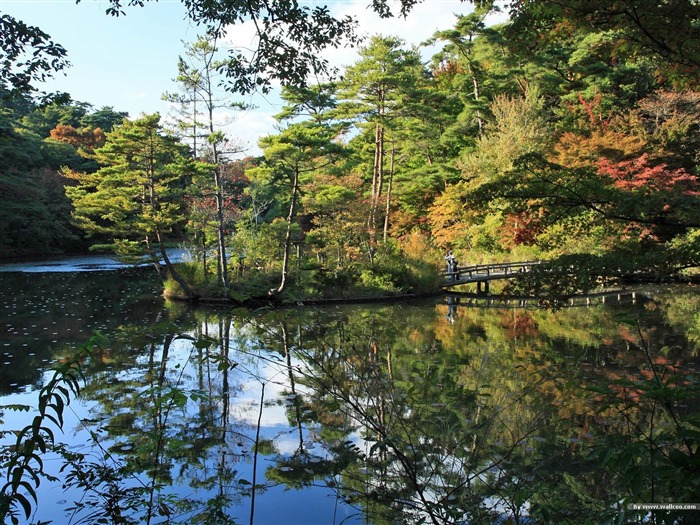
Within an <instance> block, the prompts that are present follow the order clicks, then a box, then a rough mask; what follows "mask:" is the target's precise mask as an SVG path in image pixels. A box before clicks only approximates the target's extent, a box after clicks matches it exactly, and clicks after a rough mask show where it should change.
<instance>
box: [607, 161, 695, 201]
mask: <svg viewBox="0 0 700 525" xmlns="http://www.w3.org/2000/svg"><path fill="white" fill-rule="evenodd" d="M598 173H599V174H601V175H607V176H608V177H610V178H611V179H612V180H613V184H614V185H615V187H617V188H620V189H622V190H626V191H636V190H640V191H642V192H643V193H645V194H652V193H656V192H659V191H679V190H680V192H682V193H683V194H686V195H699V194H700V192H699V190H700V187H699V186H698V178H697V177H696V176H695V175H692V174H690V173H688V172H687V171H685V169H683V168H680V169H677V170H670V169H668V167H667V165H666V164H658V165H656V166H652V165H650V164H649V155H648V154H646V153H645V154H643V155H641V156H640V157H637V158H636V159H632V160H627V161H622V162H616V163H615V162H611V161H610V160H608V159H605V158H602V159H600V160H599V161H598Z"/></svg>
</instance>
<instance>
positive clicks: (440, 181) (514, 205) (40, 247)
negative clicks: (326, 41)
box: [0, 1, 700, 299]
mask: <svg viewBox="0 0 700 525" xmlns="http://www.w3.org/2000/svg"><path fill="white" fill-rule="evenodd" d="M404 4H405V5H408V6H409V7H410V2H404ZM588 4H590V3H587V2H572V6H573V7H570V8H569V9H564V8H561V7H558V6H557V4H556V3H554V2H522V3H515V4H514V5H513V6H511V7H512V8H513V11H512V12H511V18H510V20H509V21H508V22H507V23H504V24H501V25H497V26H490V27H489V26H487V25H486V22H485V20H486V19H487V16H488V15H489V14H490V13H492V12H493V11H494V10H495V9H497V8H496V7H495V5H494V3H492V2H480V3H478V5H476V6H475V10H474V11H473V12H472V13H471V14H468V15H464V16H457V17H456V18H455V24H454V27H452V28H445V29H444V30H442V31H438V32H436V33H435V34H434V36H433V39H432V40H431V42H429V44H431V45H435V44H437V45H438V48H439V49H440V51H439V52H438V53H437V54H435V56H434V57H433V58H432V60H429V61H425V60H423V59H422V57H421V54H420V52H419V49H416V48H412V47H409V46H407V45H406V44H405V43H404V42H403V41H401V40H400V39H398V38H395V37H392V36H390V35H375V36H373V37H371V38H370V39H368V40H366V41H365V42H363V43H362V45H361V47H360V51H359V58H358V60H357V61H356V62H355V63H354V64H352V65H351V66H349V67H347V68H346V69H345V70H344V71H342V72H341V74H340V75H339V76H338V77H337V78H338V80H334V81H328V82H326V83H314V84H311V83H309V82H307V83H300V82H296V81H295V80H297V79H294V78H290V79H286V82H285V79H284V78H282V79H281V80H282V81H283V89H282V99H283V100H284V108H283V110H282V111H281V112H280V113H279V114H278V115H277V117H276V118H277V120H278V123H279V127H278V131H277V132H276V133H275V134H272V135H269V136H266V137H264V138H262V139H261V140H260V143H259V146H260V148H261V150H262V152H263V155H262V156H260V157H259V158H245V159H241V158H240V150H239V148H237V146H236V142H235V137H233V136H229V135H227V129H225V128H223V127H221V126H220V120H219V119H217V115H218V114H219V112H220V111H222V108H224V107H226V108H229V109H230V108H231V107H236V106H238V107H240V104H238V103H237V102H236V90H238V92H243V91H245V89H247V87H246V86H245V85H241V84H240V83H236V82H232V81H231V75H232V74H233V73H235V72H233V73H232V72H231V67H230V65H231V62H230V61H229V62H227V61H226V56H225V50H221V49H219V45H218V40H217V35H216V34H215V33H211V32H210V33H208V34H207V35H206V36H202V37H200V38H199V39H198V40H197V41H196V42H194V43H191V44H190V45H189V46H188V47H187V49H185V50H184V52H183V55H182V57H181V58H180V61H179V63H178V64H173V69H174V71H175V68H177V69H176V71H177V80H176V82H175V84H174V87H173V93H169V94H166V95H165V96H166V97H168V99H169V100H170V101H171V102H172V104H173V107H174V108H176V109H177V111H176V113H177V116H176V117H173V116H171V117H168V118H166V117H165V116H161V115H157V114H156V115H142V116H140V117H129V116H128V115H126V114H125V113H123V112H120V111H118V110H115V109H114V108H111V107H104V108H100V109H96V108H93V107H91V106H90V105H89V104H86V103H81V102H76V101H72V100H70V99H69V98H68V99H65V98H64V99H63V100H54V101H46V100H38V99H37V98H36V97H32V96H31V93H30V92H29V90H27V89H24V90H22V89H20V90H18V89H15V88H13V85H12V82H11V80H12V79H10V78H9V77H7V76H6V77H5V79H4V80H5V87H4V88H3V91H2V95H3V96H2V110H1V112H0V166H1V173H0V177H1V178H0V215H1V217H0V247H1V248H0V249H1V250H2V254H3V256H5V257H11V256H37V255H47V254H56V253H74V252H78V251H82V250H86V249H88V248H89V247H92V248H93V249H95V248H96V249H104V250H113V251H115V252H116V253H118V254H121V255H123V256H128V257H131V256H141V255H144V254H149V255H151V256H153V257H154V259H160V260H161V263H160V264H161V265H162V267H161V271H162V274H163V277H164V279H165V280H166V281H167V286H168V289H169V290H170V293H172V294H179V295H184V296H187V297H190V298H195V297H198V296H202V295H209V296H210V295H227V296H229V297H232V298H234V299H241V298H246V297H249V296H251V295H260V294H261V293H263V292H264V293H272V294H273V295H274V294H281V293H284V294H291V298H299V297H312V296H319V295H342V294H347V293H351V292H350V291H349V290H351V291H352V293H371V291H375V292H376V291H379V292H380V293H401V292H419V291H425V290H430V289H432V288H434V286H435V283H436V279H439V270H440V269H441V263H442V262H443V261H442V256H443V254H444V253H445V252H446V251H447V250H453V251H454V252H455V254H456V256H457V258H458V260H459V262H460V263H462V264H464V263H477V262H486V261H506V260H530V259H543V260H548V261H551V263H552V264H551V265H548V266H547V267H546V268H544V267H543V271H544V270H545V269H546V271H547V272H548V275H550V278H549V279H547V280H543V279H542V274H541V273H540V274H539V275H538V273H537V272H532V276H531V279H530V280H529V281H530V282H525V281H523V282H521V283H519V284H518V285H517V286H519V287H521V288H522V289H523V290H524V291H531V290H532V289H533V288H539V289H540V291H542V290H541V289H542V287H545V288H548V289H549V291H551V292H554V293H559V294H566V293H570V292H572V291H574V290H579V289H585V288H588V287H591V286H593V285H594V284H595V283H599V282H601V278H603V279H614V278H620V277H624V276H629V275H638V276H645V277H651V278H666V277H670V276H671V277H672V276H679V275H683V274H684V273H687V272H688V271H689V270H692V269H693V268H696V267H697V266H698V265H700V229H699V227H700V217H699V216H698V213H697V210H698V209H700V207H699V205H700V181H699V180H698V176H699V175H700V173H698V160H699V158H700V132H699V131H700V89H699V86H698V84H699V80H700V76H699V75H698V63H699V59H698V49H697V48H698V39H697V38H695V39H694V38H693V35H694V33H693V32H695V33H697V28H696V25H693V24H694V22H697V18H698V16H697V11H696V9H697V5H695V6H694V4H695V3H694V2H692V1H690V2H660V3H659V2H656V3H650V2H640V1H637V2H631V1H626V2H617V3H612V4H615V5H616V6H618V7H619V8H620V9H622V8H623V7H629V6H630V5H632V6H633V7H635V9H636V11H635V12H636V13H638V14H640V16H639V17H637V18H636V19H635V18H633V17H630V16H627V15H629V11H624V10H623V11H620V12H621V13H622V14H620V13H617V15H618V16H615V13H614V12H613V10H612V8H610V9H609V10H606V8H604V7H601V6H598V7H595V6H594V7H589V8H588V9H587V8H586V7H585V6H587V5H588ZM612 4H611V5H612ZM618 4H619V5H618ZM574 7H575V8H574ZM694 7H695V9H694ZM577 9H578V10H577ZM290 71H291V70H290ZM227 75H228V76H227ZM277 78H279V76H278V77H277ZM261 85H262V86H263V88H264V87H265V84H264V82H261ZM222 86H223V87H222ZM248 87H250V86H248ZM224 88H227V90H226V91H222V89H224ZM222 93H224V94H225V97H222ZM173 244H180V245H183V246H186V247H187V248H188V250H189V252H190V253H191V255H192V259H193V262H192V263H189V264H185V265H173V264H171V263H170V261H169V259H168V257H167V252H166V248H167V247H170V246H173ZM572 268H575V269H576V271H572ZM557 269H559V270H560V273H556V272H555V274H556V275H557V278H555V279H551V275H552V272H553V271H555V270H557Z"/></svg>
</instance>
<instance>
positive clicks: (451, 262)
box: [445, 250, 457, 281]
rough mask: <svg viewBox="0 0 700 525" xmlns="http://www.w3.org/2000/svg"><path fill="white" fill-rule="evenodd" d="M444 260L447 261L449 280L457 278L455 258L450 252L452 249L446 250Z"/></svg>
mask: <svg viewBox="0 0 700 525" xmlns="http://www.w3.org/2000/svg"><path fill="white" fill-rule="evenodd" d="M445 261H447V274H448V275H449V277H450V280H451V281H456V280H457V258H456V257H455V256H454V254H453V253H452V250H450V251H449V252H447V255H445Z"/></svg>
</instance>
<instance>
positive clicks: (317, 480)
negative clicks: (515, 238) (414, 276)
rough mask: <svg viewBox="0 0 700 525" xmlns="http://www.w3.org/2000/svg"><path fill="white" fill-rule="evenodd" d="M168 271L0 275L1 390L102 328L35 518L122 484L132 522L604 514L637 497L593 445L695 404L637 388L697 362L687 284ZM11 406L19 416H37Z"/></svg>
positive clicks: (85, 510)
mask: <svg viewBox="0 0 700 525" xmlns="http://www.w3.org/2000/svg"><path fill="white" fill-rule="evenodd" d="M93 262H94V261H93ZM95 264H97V262H95ZM155 277H156V276H155V274H154V273H153V272H152V271H148V270H147V269H121V270H118V271H99V272H81V273H78V272H65V273H62V274H61V277H60V278H57V277H56V274H55V273H42V272H36V273H27V272H25V273H3V274H2V275H0V282H1V283H2V289H1V291H0V307H2V314H0V321H1V322H0V328H1V329H2V332H1V333H0V336H1V337H0V345H2V347H1V348H2V361H3V366H2V372H0V387H1V389H0V392H1V393H2V397H1V398H0V405H9V404H13V403H16V404H27V405H33V404H35V400H36V396H37V390H38V389H39V388H40V387H41V385H42V384H43V383H44V382H45V381H46V379H47V376H46V373H47V369H48V367H49V366H50V365H51V364H52V363H60V362H66V361H68V360H70V358H71V356H72V355H74V354H75V353H76V352H78V351H79V350H80V348H81V345H84V344H85V342H86V341H88V339H89V338H90V337H91V335H92V334H93V333H95V332H101V333H103V334H104V335H106V336H107V342H106V343H103V344H101V345H100V346H99V347H97V348H95V349H94V350H93V351H92V353H91V355H90V357H89V358H87V359H86V360H85V361H84V363H83V369H84V372H85V375H86V382H85V384H84V386H83V389H82V395H81V398H80V399H78V400H74V401H73V402H72V403H71V405H70V409H69V410H68V411H66V414H65V417H66V423H65V427H64V432H63V434H61V435H60V439H59V441H61V442H63V443H65V444H66V446H67V450H69V451H71V452H75V453H79V454H81V455H82V456H78V457H77V458H76V457H73V458H72V459H71V460H70V461H69V462H68V463H66V461H67V460H66V457H65V455H64V456H60V455H58V454H54V455H52V456H50V458H49V460H48V461H47V463H46V465H47V470H50V471H51V472H54V473H58V471H59V470H60V468H61V466H63V467H64V470H63V472H62V473H61V474H60V475H59V477H60V478H61V481H62V483H63V484H65V485H66V486H65V487H62V486H61V483H59V484H51V483H45V482H42V485H41V487H40V490H39V497H40V502H39V505H38V510H37V513H36V516H35V520H39V519H54V520H56V521H55V523H69V522H70V523H76V522H78V520H79V519H85V520H86V521H85V522H86V523H92V522H94V523H97V522H98V520H99V519H101V518H104V516H105V514H104V513H105V512H107V511H106V510H105V509H106V508H107V506H106V499H105V494H107V493H108V489H110V490H112V491H113V492H114V494H117V495H118V496H119V498H118V499H119V501H121V502H122V503H121V505H123V506H124V509H125V510H124V512H125V515H128V516H130V517H131V518H132V519H133V520H135V522H144V519H145V517H146V516H148V513H149V512H151V513H152V514H153V519H152V522H153V523H160V522H169V523H226V522H229V523H251V522H252V523H257V524H260V525H265V524H282V525H284V524H290V525H292V524H296V523H299V524H302V523H304V524H315V523H318V524H321V523H323V524H327V523H337V524H340V523H373V524H377V525H379V524H382V523H399V522H410V523H417V522H420V520H425V522H430V523H471V522H485V523H493V522H496V521H498V520H501V519H511V520H513V519H517V520H520V522H522V523H527V522H528V519H530V520H531V521H532V520H534V521H535V522H537V519H540V518H541V517H542V516H544V515H556V517H557V519H559V520H569V521H571V520H575V519H576V516H578V515H583V514H582V513H585V515H587V516H592V518H591V519H593V521H595V520H598V519H603V518H605V517H607V516H612V515H614V514H615V512H618V513H619V511H620V510H619V502H620V501H621V498H622V497H623V494H622V489H621V485H620V483H621V481H620V480H621V479H623V477H622V476H621V475H620V474H619V473H616V472H615V471H614V469H613V468H612V467H611V466H610V464H608V465H607V467H606V468H601V466H600V465H599V464H597V463H596V461H597V460H595V457H597V456H595V454H597V451H598V450H599V448H601V447H603V448H605V450H608V451H613V453H614V452H615V451H616V450H617V449H616V448H615V447H620V453H623V452H624V451H625V450H626V447H630V446H632V445H634V439H638V436H639V435H640V433H641V435H643V434H644V433H643V432H641V431H642V430H644V429H646V428H651V429H652V434H653V433H654V432H657V429H660V428H661V429H663V428H667V430H668V429H672V428H671V427H672V426H673V418H672V417H671V415H672V416H673V417H680V418H686V417H687V418H691V419H692V417H695V416H694V413H695V412H694V408H693V407H695V406H696V403H695V400H694V398H686V399H685V400H683V401H682V402H681V401H679V402H678V403H677V404H675V405H674V406H673V410H674V412H673V414H669V413H668V412H665V411H664V410H662V409H660V408H659V407H660V405H659V403H658V402H657V403H654V401H653V400H651V399H647V398H646V397H645V395H646V394H645V393H644V391H643V390H639V388H638V387H639V385H642V382H643V381H648V380H653V379H654V377H655V376H654V374H655V373H661V372H662V373H663V377H664V378H665V379H664V381H670V380H671V378H673V377H675V376H678V377H692V376H693V374H695V373H696V369H697V357H698V341H699V340H700V338H699V337H698V333H700V323H699V322H698V311H699V309H698V305H699V304H700V302H699V301H698V299H697V297H696V295H697V294H695V293H694V291H693V290H692V289H685V288H683V289H674V290H673V291H672V292H673V293H668V292H669V290H668V289H665V288H657V289H649V290H646V291H645V293H644V294H640V295H639V296H638V297H639V300H637V301H636V302H635V303H634V304H633V303H631V302H621V303H612V304H611V303H607V304H605V305H603V304H597V305H594V306H591V307H577V308H568V309H563V310H560V311H558V312H552V311H546V310H538V309H535V308H512V307H509V308H478V307H474V306H469V307H467V306H464V304H462V303H461V302H460V301H459V300H458V299H455V298H454V297H453V298H451V299H450V300H449V301H448V299H447V298H440V299H437V300H430V301H419V302H412V303H400V304H393V305H347V306H341V305H338V306H334V307H330V308H293V309H286V310H279V311H272V310H258V311H248V310H243V309H226V308H217V309H206V308H196V309H195V308H191V307H188V306H186V305H183V304H179V303H166V302H165V301H164V300H163V299H162V297H160V295H159V290H160V288H159V284H158V282H157V279H156V278H155ZM634 385H637V387H635V386H634ZM2 412H3V417H2V419H3V420H4V428H6V429H9V428H21V427H22V426H23V425H26V424H28V423H29V422H30V420H31V417H33V415H34V412H15V411H13V410H9V409H5V410H3V411H2ZM622 415H624V417H622ZM630 422H634V424H635V425H637V430H639V432H636V433H635V435H634V436H632V434H630V432H629V430H628V429H629V425H630ZM650 424H651V427H649V425H650ZM664 426H666V427H664ZM650 435H651V434H650ZM635 436H636V437H635ZM633 438H634V439H633ZM665 439H666V445H665V446H667V447H673V446H675V445H673V441H672V439H671V438H670V437H666V438H665ZM647 449H648V447H647ZM613 455H614V454H613ZM642 459H643V458H642ZM662 460H663V458H650V459H649V461H650V462H652V463H654V464H655V465H659V464H661V465H662V464H663V462H662ZM640 461H641V462H640V464H639V465H638V467H639V476H641V477H642V478H644V476H647V475H649V470H648V469H647V470H644V468H642V467H644V466H645V465H646V464H647V463H644V461H646V460H644V459H643V460H640ZM652 463H649V465H651V464H652ZM81 472H100V473H101V474H102V476H103V477H102V479H97V480H92V481H91V482H90V483H87V482H86V481H85V479H84V478H81V477H80V476H81V474H80V473H81ZM107 474H109V475H110V476H115V478H110V479H112V482H111V483H112V484H111V485H109V484H106V482H105V476H107ZM117 474H118V475H117ZM81 479H82V481H81ZM640 483H641V485H642V486H644V483H646V480H645V479H642V480H641V482H640ZM654 486H655V487H657V490H662V491H663V490H666V489H665V487H664V485H663V480H654ZM670 490H671V489H668V491H670ZM640 494H643V492H640ZM582 495H584V496H585V497H582ZM657 496H658V495H657ZM664 496H669V497H670V496H672V495H670V494H669V495H664ZM640 497H641V496H640ZM677 497H680V496H677ZM75 502H78V503H77V504H76V503H75ZM127 503H128V506H129V509H130V510H128V511H127V510H126V507H127ZM71 507H72V508H73V510H68V509H70V508H71ZM100 509H101V510H100ZM567 509H568V510H567ZM100 512H102V513H103V514H100ZM547 513H549V514H547ZM552 513H554V514H552ZM57 516H61V518H60V519H59V518H57ZM156 516H159V517H158V518H157V519H156ZM528 516H530V518H528ZM538 517H539V518H538ZM91 520H92V521H91ZM217 520H218V521H217ZM227 520H228V521H227Z"/></svg>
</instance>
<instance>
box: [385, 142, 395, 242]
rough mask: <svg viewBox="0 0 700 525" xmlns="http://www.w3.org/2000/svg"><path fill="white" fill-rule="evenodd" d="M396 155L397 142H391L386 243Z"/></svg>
mask: <svg viewBox="0 0 700 525" xmlns="http://www.w3.org/2000/svg"><path fill="white" fill-rule="evenodd" d="M395 156H396V143H395V142H393V141H392V142H391V160H390V162H389V183H388V184H387V188H386V209H385V211H384V237H383V239H384V244H386V241H387V239H388V237H389V214H390V212H391V190H392V187H393V185H394V158H395Z"/></svg>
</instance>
